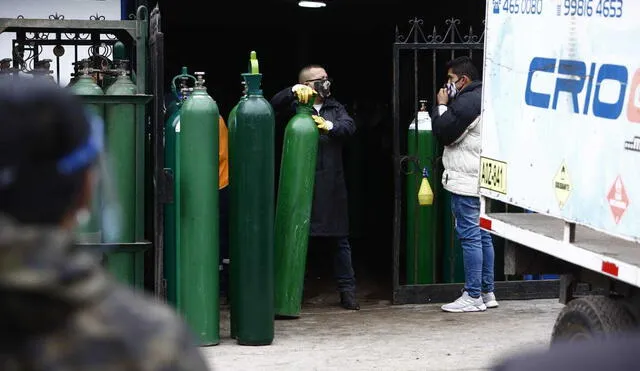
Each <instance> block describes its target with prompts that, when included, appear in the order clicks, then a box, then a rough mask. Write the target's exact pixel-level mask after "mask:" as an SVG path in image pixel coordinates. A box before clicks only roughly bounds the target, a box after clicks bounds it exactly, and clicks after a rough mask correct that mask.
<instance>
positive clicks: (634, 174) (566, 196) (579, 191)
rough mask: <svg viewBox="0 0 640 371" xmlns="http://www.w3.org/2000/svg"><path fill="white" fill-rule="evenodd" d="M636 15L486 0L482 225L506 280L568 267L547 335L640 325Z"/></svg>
mask: <svg viewBox="0 0 640 371" xmlns="http://www.w3.org/2000/svg"><path fill="white" fill-rule="evenodd" d="M638 19H640V2H636V1H624V2H623V1H622V0H488V1H487V9H486V25H485V26H486V30H485V40H484V41H485V55H484V65H483V102H482V104H483V110H482V125H483V126H482V152H481V160H480V180H479V183H480V184H479V187H480V197H481V217H480V226H481V228H483V229H485V230H487V231H489V232H491V233H492V234H494V235H495V236H499V237H502V238H504V239H505V241H506V242H507V244H506V247H505V273H506V274H528V273H550V274H559V275H560V293H559V299H560V302H561V303H563V304H565V306H564V308H563V309H562V311H561V313H560V314H559V315H558V318H557V319H556V323H555V325H554V328H553V333H552V335H551V340H552V342H556V341H560V340H562V341H574V340H578V339H585V338H592V337H600V336H604V337H608V336H610V335H612V334H616V333H619V332H621V331H629V330H632V329H634V328H637V327H638V324H639V323H640V322H639V321H640V48H638V43H637V35H640V23H639V22H638ZM496 201H498V202H502V203H506V204H508V205H514V206H516V207H518V208H521V209H522V210H523V211H522V212H517V213H499V212H492V204H495V203H496Z"/></svg>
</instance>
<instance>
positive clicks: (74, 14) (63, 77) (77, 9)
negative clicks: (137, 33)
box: [0, 0, 120, 86]
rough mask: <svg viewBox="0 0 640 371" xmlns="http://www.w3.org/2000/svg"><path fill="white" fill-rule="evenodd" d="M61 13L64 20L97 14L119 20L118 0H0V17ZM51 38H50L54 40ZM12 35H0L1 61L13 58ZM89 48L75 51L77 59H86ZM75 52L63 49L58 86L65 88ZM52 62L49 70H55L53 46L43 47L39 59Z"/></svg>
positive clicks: (84, 17) (45, 15)
mask: <svg viewBox="0 0 640 371" xmlns="http://www.w3.org/2000/svg"><path fill="white" fill-rule="evenodd" d="M56 13H58V14H62V15H64V18H65V19H85V20H89V17H90V16H92V15H95V14H96V13H97V14H99V15H100V16H104V17H105V19H108V20H119V19H120V0H0V18H17V17H18V16H19V15H22V16H24V17H25V18H44V19H48V18H49V15H52V14H56ZM53 37H54V36H53V35H52V36H51V37H50V38H53ZM14 38H15V34H14V33H10V32H5V33H2V34H0V59H3V58H12V53H11V40H13V39H14ZM87 51H88V47H79V48H78V59H83V58H86V57H88V56H89V55H88V52H87ZM74 54H75V53H74V49H73V47H72V46H65V54H64V55H63V56H62V57H61V58H60V85H61V86H66V85H67V84H68V83H69V80H70V79H71V73H72V72H73V66H72V65H71V63H72V62H73V61H74ZM47 58H48V59H51V60H53V62H52V64H51V70H53V71H54V75H55V71H56V65H55V63H56V58H55V56H54V55H53V46H51V47H44V50H43V52H42V54H40V59H47Z"/></svg>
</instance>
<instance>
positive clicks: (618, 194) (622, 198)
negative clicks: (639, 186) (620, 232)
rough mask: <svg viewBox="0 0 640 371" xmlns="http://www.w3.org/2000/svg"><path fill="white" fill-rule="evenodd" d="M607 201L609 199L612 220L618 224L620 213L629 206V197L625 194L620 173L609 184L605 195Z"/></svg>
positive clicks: (620, 217)
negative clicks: (611, 184) (607, 192)
mask: <svg viewBox="0 0 640 371" xmlns="http://www.w3.org/2000/svg"><path fill="white" fill-rule="evenodd" d="M607 201H609V207H611V213H612V214H613V220H614V221H615V222H616V224H619V223H620V219H622V215H623V214H624V212H625V211H626V210H627V207H628V206H629V197H628V196H627V191H626V190H625V189H624V183H622V178H620V175H618V177H617V178H616V181H615V182H614V183H613V186H611V189H610V190H609V194H608V195H607Z"/></svg>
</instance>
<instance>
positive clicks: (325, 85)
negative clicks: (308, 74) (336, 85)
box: [313, 79, 331, 98]
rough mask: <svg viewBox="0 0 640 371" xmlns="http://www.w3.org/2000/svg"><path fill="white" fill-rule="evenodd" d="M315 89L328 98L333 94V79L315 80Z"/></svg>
mask: <svg viewBox="0 0 640 371" xmlns="http://www.w3.org/2000/svg"><path fill="white" fill-rule="evenodd" d="M313 90H315V91H317V92H318V95H320V96H321V97H322V98H327V97H329V96H330V95H331V81H330V80H328V79H322V80H315V81H314V82H313Z"/></svg>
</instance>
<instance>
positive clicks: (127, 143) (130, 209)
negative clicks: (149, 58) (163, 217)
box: [76, 60, 138, 242]
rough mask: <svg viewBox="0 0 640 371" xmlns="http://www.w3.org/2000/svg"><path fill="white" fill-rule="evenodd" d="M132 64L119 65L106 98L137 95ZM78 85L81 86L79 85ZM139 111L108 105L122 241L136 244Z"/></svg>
mask: <svg viewBox="0 0 640 371" xmlns="http://www.w3.org/2000/svg"><path fill="white" fill-rule="evenodd" d="M128 62H129V61H127V60H120V61H118V67H117V68H116V74H117V78H116V81H114V82H113V84H112V85H111V86H110V87H109V88H108V89H107V91H106V95H135V94H136V93H137V91H138V90H137V88H136V85H135V84H134V83H133V81H131V78H130V77H129V70H128V68H129V64H128ZM76 84H77V83H76ZM135 115H136V109H135V105H134V104H132V103H117V104H108V105H107V106H106V108H105V116H106V120H105V121H106V138H107V140H106V142H107V150H108V153H109V156H110V159H111V163H110V166H111V170H112V171H113V173H114V177H113V178H114V181H115V189H116V193H117V196H118V199H119V201H120V204H121V205H122V215H121V217H122V221H121V222H120V224H121V228H120V230H121V232H120V241H117V242H135V215H136V214H135V213H136V211H135V204H136V184H135V183H136V140H135V139H136V127H135V125H136V116H135Z"/></svg>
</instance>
